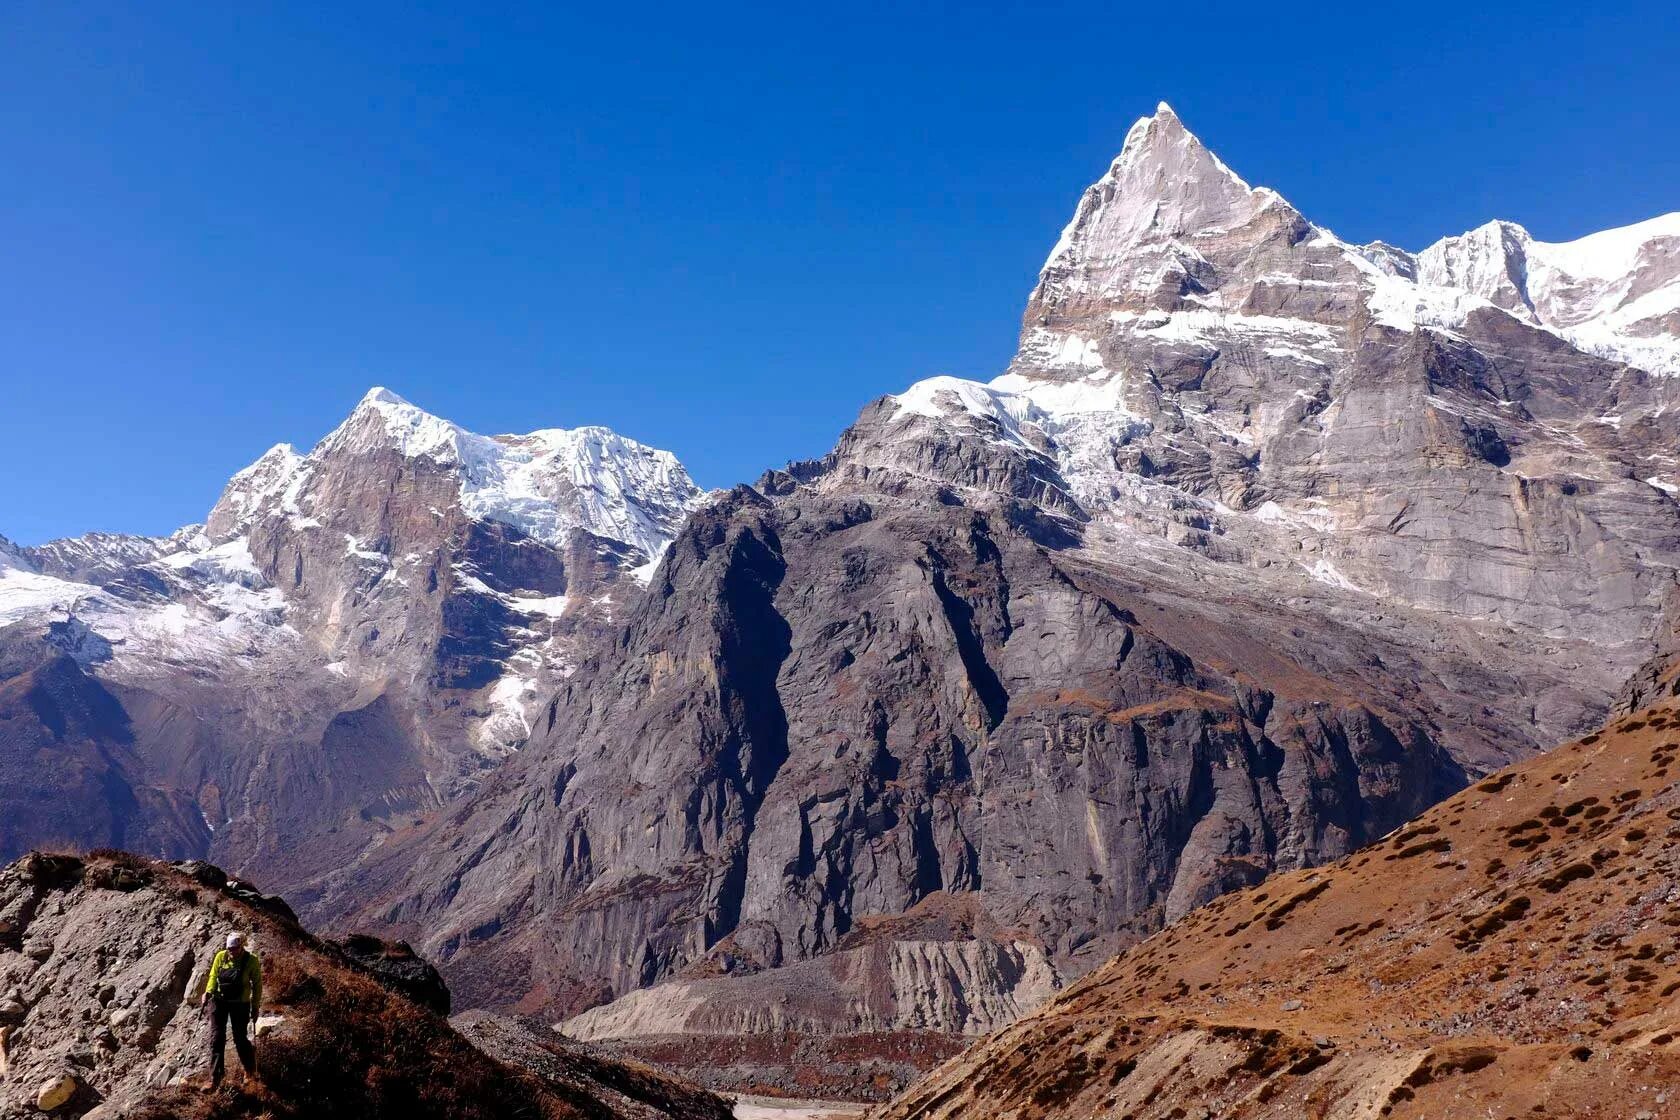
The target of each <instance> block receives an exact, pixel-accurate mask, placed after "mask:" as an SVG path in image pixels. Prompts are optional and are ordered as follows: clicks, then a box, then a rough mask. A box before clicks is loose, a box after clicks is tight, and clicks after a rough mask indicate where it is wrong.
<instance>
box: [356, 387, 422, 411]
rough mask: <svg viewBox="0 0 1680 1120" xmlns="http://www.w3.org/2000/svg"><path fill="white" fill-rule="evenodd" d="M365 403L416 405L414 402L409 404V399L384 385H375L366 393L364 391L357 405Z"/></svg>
mask: <svg viewBox="0 0 1680 1120" xmlns="http://www.w3.org/2000/svg"><path fill="white" fill-rule="evenodd" d="M364 404H394V405H408V407H410V408H413V407H414V406H413V405H412V404H409V402H408V401H406V400H404V399H403V398H402V397H399V396H398V395H397V394H395V393H393V392H391V390H389V389H387V388H385V386H383V385H375V386H374V387H373V388H371V389H369V390H368V391H367V392H366V393H363V394H362V399H361V400H360V401H359V402H358V403H357V407H361V405H364Z"/></svg>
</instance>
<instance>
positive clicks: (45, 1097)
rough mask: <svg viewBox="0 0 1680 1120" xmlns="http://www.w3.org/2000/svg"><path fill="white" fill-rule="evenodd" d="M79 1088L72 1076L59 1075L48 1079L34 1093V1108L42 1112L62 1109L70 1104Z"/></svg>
mask: <svg viewBox="0 0 1680 1120" xmlns="http://www.w3.org/2000/svg"><path fill="white" fill-rule="evenodd" d="M80 1088H81V1083H80V1082H78V1081H77V1080H76V1078H75V1075H74V1074H70V1073H60V1074H58V1075H56V1076H54V1077H49V1078H48V1079H47V1080H46V1081H44V1082H43V1083H42V1084H41V1087H40V1089H38V1090H36V1092H35V1107H36V1108H38V1109H40V1110H41V1111H42V1112H52V1111H53V1110H54V1109H58V1108H63V1107H64V1106H65V1105H67V1104H69V1103H70V1101H71V1099H72V1098H74V1097H75V1095H76V1091H77V1090H78V1089H80Z"/></svg>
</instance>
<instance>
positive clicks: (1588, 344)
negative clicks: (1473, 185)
mask: <svg viewBox="0 0 1680 1120" xmlns="http://www.w3.org/2000/svg"><path fill="white" fill-rule="evenodd" d="M1417 269H1418V280H1419V282H1420V283H1423V284H1429V285H1434V286H1437V287H1441V288H1449V289H1455V290H1459V291H1464V292H1468V293H1470V294H1471V295H1474V296H1477V297H1479V298H1481V299H1485V300H1487V301H1488V302H1489V303H1491V304H1493V305H1494V306H1496V307H1499V308H1501V309H1503V310H1504V311H1506V312H1508V313H1510V314H1511V315H1513V316H1514V317H1516V318H1518V319H1521V320H1523V321H1524V322H1527V323H1530V324H1531V325H1534V326H1538V327H1541V328H1543V329H1545V330H1548V331H1551V332H1552V333H1554V334H1557V335H1559V336H1561V337H1563V338H1564V339H1566V340H1568V341H1569V342H1570V343H1571V344H1573V345H1575V346H1576V347H1577V348H1579V349H1581V350H1584V351H1586V352H1588V353H1591V354H1596V355H1598V356H1600V357H1607V358H1613V359H1616V360H1620V361H1626V362H1628V363H1629V364H1630V365H1636V366H1639V367H1641V368H1643V369H1647V370H1649V371H1651V372H1653V373H1680V341H1677V337H1680V213H1672V214H1664V215H1662V216H1660V217H1657V218H1652V219H1650V220H1648V221H1644V222H1637V223H1635V224H1633V225H1630V226H1623V227H1621V228H1618V229H1609V230H1603V231H1601V232H1598V233H1593V234H1588V235H1587V236H1586V237H1581V238H1577V239H1576V240H1574V241H1563V242H1545V241H1538V240H1536V239H1535V238H1534V237H1533V235H1531V234H1530V233H1529V232H1528V231H1527V230H1525V229H1524V228H1523V227H1521V226H1519V225H1517V224H1515V223H1514V222H1505V221H1493V222H1488V223H1486V224H1485V225H1481V226H1478V227H1477V228H1475V229H1473V230H1470V231H1469V232H1467V233H1463V234H1459V235H1458V236H1456V237H1446V238H1442V239H1441V240H1440V241H1437V242H1436V243H1435V244H1433V245H1431V246H1430V247H1429V248H1427V249H1425V250H1424V251H1423V252H1421V253H1419V254H1418V256H1417Z"/></svg>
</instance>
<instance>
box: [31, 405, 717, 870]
mask: <svg viewBox="0 0 1680 1120" xmlns="http://www.w3.org/2000/svg"><path fill="white" fill-rule="evenodd" d="M702 501H703V495H702V494H701V492H700V491H699V490H698V489H697V488H696V487H695V486H694V484H693V483H692V482H691V481H690V480H689V478H688V475H687V473H686V472H685V471H684V470H683V468H682V466H681V464H680V463H678V462H677V460H676V459H675V457H673V456H672V455H671V454H670V453H668V452H664V451H658V450H655V449H653V448H649V447H646V446H644V445H642V444H639V443H636V442H635V441H633V440H629V439H625V438H624V437H622V436H619V435H617V434H615V433H613V432H611V431H608V430H607V429H605V428H594V427H591V428H579V429H575V430H567V429H558V428H555V429H545V430H542V431H538V432H534V433H531V434H529V435H502V436H481V435H478V434H476V433H473V432H469V431H467V430H465V429H463V428H460V427H459V426H457V425H454V424H451V423H449V422H448V421H445V420H442V419H440V418H438V417H435V416H432V415H430V414H428V413H426V412H424V411H423V410H421V409H419V408H417V407H415V406H414V405H412V404H409V403H408V402H406V401H404V400H402V399H401V398H400V397H398V396H397V395H396V394H394V393H391V392H390V391H389V390H385V389H375V390H372V391H371V392H369V393H368V394H367V395H366V396H365V397H364V398H363V400H362V401H361V402H360V403H359V404H358V405H357V407H356V408H355V410H353V411H352V413H351V414H350V416H349V417H348V418H347V419H346V420H345V421H344V422H343V423H342V424H341V425H339V427H338V428H336V429H335V430H334V431H333V432H332V433H330V434H329V435H328V436H327V437H325V438H324V439H323V440H322V441H321V442H320V443H319V444H318V445H316V447H315V448H313V449H312V450H311V451H309V452H308V453H307V454H303V453H299V452H298V451H296V450H295V449H293V448H291V447H290V446H288V445H284V444H282V445H279V446H276V447H274V448H272V449H270V450H269V451H268V452H266V453H265V454H264V455H262V456H261V457H260V458H259V459H258V460H257V461H256V462H254V463H253V464H252V465H251V466H249V467H247V468H246V469H244V470H242V471H240V472H239V473H238V474H236V475H235V476H234V477H233V478H232V479H231V480H230V481H229V483H228V485H227V487H226V489H225V491H224V493H223V494H222V497H221V498H220V500H219V501H218V502H217V503H216V506H215V507H214V508H213V509H212V510H211V511H210V513H209V515H208V517H207V518H206V520H205V524H204V525H202V526H189V527H187V528H185V529H182V530H181V531H179V532H178V533H175V534H172V535H171V536H169V537H161V538H143V537H131V536H121V535H114V534H100V533H94V534H89V535H87V536H85V537H79V538H74V539H69V540H60V541H53V542H50V543H48V544H46V545H42V546H39V547H36V548H19V547H16V546H10V545H8V546H6V547H5V548H4V549H0V627H7V629H4V630H0V642H5V643H9V644H10V646H11V647H12V648H14V649H16V650H18V651H20V652H18V654H17V658H18V661H19V664H23V665H27V664H32V663H37V662H39V661H40V660H41V659H51V658H52V657H56V656H59V655H67V656H69V657H71V658H72V659H73V660H74V661H75V662H76V663H77V665H78V667H79V670H80V671H81V672H84V673H86V674H89V675H90V677H91V679H94V680H97V681H98V682H100V683H101V684H102V685H103V686H104V687H108V688H110V689H113V690H114V692H115V695H116V696H117V697H119V699H120V700H121V701H122V702H123V703H124V704H125V705H126V707H127V710H128V713H129V729H128V731H127V732H126V733H127V734H128V735H129V736H130V738H131V740H132V743H133V753H134V755H135V758H134V759H133V760H131V761H130V762H129V763H126V764H125V765H126V766H127V769H126V770H125V773H126V774H128V775H129V777H130V778H131V779H132V781H133V782H140V783H143V782H145V781H156V782H158V783H161V784H162V785H165V786H168V787H169V788H171V789H173V790H178V791H184V792H185V793H186V794H187V796H188V797H189V798H191V799H193V800H195V801H196V802H197V805H198V811H199V812H200V813H201V814H202V816H203V821H204V827H205V828H206V829H208V830H209V832H210V833H211V834H212V835H213V837H214V839H213V840H212V842H211V844H210V847H211V849H212V851H213V852H214V854H215V855H216V856H217V858H220V859H224V860H229V861H231V862H234V863H236V864H240V865H243V866H246V867H253V866H254V867H258V868H263V867H268V868H272V869H273V874H274V875H276V876H278V880H277V881H286V882H295V881H298V880H299V879H302V878H307V877H308V875H310V874H312V873H313V871H314V869H315V868H316V866H317V865H329V866H330V863H331V861H332V860H334V859H337V858H342V857H343V856H345V855H347V854H351V853H353V852H354V851H355V850H357V848H359V847H360V846H361V845H362V844H365V843H366V842H367V841H368V840H369V839H371V838H373V837H374V836H377V835H378V834H379V833H380V832H381V831H383V830H384V829H385V828H388V827H393V826H394V825H395V824H396V822H397V820H398V819H399V818H402V817H404V816H405V815H406V816H412V815H413V814H415V813H424V812H427V811H430V809H432V808H435V807H436V806H438V805H440V804H443V803H445V802H447V801H449V800H451V799H453V798H454V797H456V796H458V795H459V794H460V793H461V792H462V791H463V790H465V789H468V788H470V787H471V786H472V785H473V784H474V783H475V782H476V781H477V780H478V777H479V776H480V775H481V774H482V772H483V771H484V770H485V769H486V768H487V767H489V766H491V765H493V763H494V762H495V760H496V759H498V758H500V757H502V756H503V755H505V754H506V753H507V752H508V751H509V750H511V749H513V748H515V747H517V746H518V744H519V743H520V742H522V741H523V740H524V739H525V738H526V736H527V735H529V733H530V730H531V726H532V722H533V718H534V713H535V712H536V710H537V709H538V708H540V706H541V705H542V704H544V703H546V701H547V699H548V696H549V695H550V694H551V693H552V691H553V690H554V688H555V687H557V685H558V683H559V682H560V681H562V680H563V679H564V678H565V677H566V675H568V674H569V673H570V672H571V671H572V670H573V669H574V667H575V665H576V663H577V658H578V656H579V653H578V650H579V649H580V646H581V645H582V644H584V643H585V642H586V641H588V640H589V639H591V638H592V637H593V636H594V635H596V634H598V633H599V632H600V631H601V630H602V629H603V628H605V627H607V626H609V625H610V624H611V622H612V620H613V618H614V617H615V615H616V614H617V612H618V611H620V610H621V609H623V607H624V606H626V605H628V604H629V603H630V602H633V601H634V599H635V598H636V597H638V596H639V595H640V594H641V587H642V585H643V584H645V582H646V580H647V578H648V575H649V573H650V572H651V570H652V567H653V565H654V564H655V563H656V562H657V560H658V558H659V556H660V555H661V554H662V553H663V551H664V549H665V548H666V546H667V545H668V544H669V543H670V541H671V539H672V538H673V537H674V536H675V534H676V532H677V530H678V529H679V527H680V526H681V524H682V522H683V520H684V519H685V518H686V517H687V516H688V514H689V513H690V512H691V511H692V510H693V509H695V508H697V507H698V506H699V505H700V504H701V502H702ZM339 742H345V743H350V742H354V743H355V744H357V749H358V750H365V751H367V752H368V755H367V757H366V758H365V759H357V758H355V757H353V756H352V755H346V754H343V753H341V751H340V750H339V749H338V748H335V747H334V746H333V744H335V743H339ZM20 792H22V793H27V791H20ZM323 829H326V830H331V831H330V833H329V835H331V836H333V837H334V839H333V840H332V841H331V842H326V843H323V844H322V845H321V846H320V851H319V856H318V858H317V857H316V856H314V855H310V854H307V848H308V845H305V844H301V843H300V841H303V840H305V839H307V838H308V837H310V836H311V835H313V834H314V833H316V832H318V831H320V830H323ZM40 839H43V840H45V839H52V838H46V837H43V838H40ZM63 839H66V840H68V839H72V838H69V837H66V838H63ZM346 845H349V846H348V847H346ZM300 852H303V853H305V854H303V855H300V854H299V853H300ZM171 854H195V855H197V854H205V853H203V852H197V851H194V852H190V853H171Z"/></svg>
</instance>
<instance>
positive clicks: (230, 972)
mask: <svg viewBox="0 0 1680 1120" xmlns="http://www.w3.org/2000/svg"><path fill="white" fill-rule="evenodd" d="M254 960H256V957H255V955H253V954H251V953H249V952H247V953H246V954H245V959H244V960H243V961H236V960H234V959H233V954H232V953H230V952H228V951H227V950H226V949H223V950H221V951H220V952H218V953H217V954H216V960H215V962H214V964H213V965H212V966H211V968H212V977H211V989H210V994H211V995H213V996H215V997H216V998H217V999H219V1000H226V1001H228V1002H230V1003H244V1002H245V974H246V972H248V971H249V970H250V967H251V962H252V961H254Z"/></svg>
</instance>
